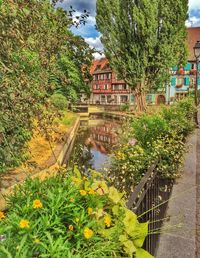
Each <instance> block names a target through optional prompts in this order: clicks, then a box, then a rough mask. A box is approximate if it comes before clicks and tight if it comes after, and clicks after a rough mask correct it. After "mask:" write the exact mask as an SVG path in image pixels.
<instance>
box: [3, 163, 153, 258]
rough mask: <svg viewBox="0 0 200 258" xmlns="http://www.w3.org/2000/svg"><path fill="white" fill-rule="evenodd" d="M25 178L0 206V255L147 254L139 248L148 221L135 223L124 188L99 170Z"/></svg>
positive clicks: (81, 257) (77, 256)
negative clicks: (120, 189) (119, 188)
mask: <svg viewBox="0 0 200 258" xmlns="http://www.w3.org/2000/svg"><path fill="white" fill-rule="evenodd" d="M73 174H74V175H75V176H70V175H69V174H68V176H66V175H64V174H62V173H61V171H60V174H59V176H56V177H54V178H50V179H47V180H45V181H43V182H40V181H39V180H38V179H35V180H28V181H26V182H25V184H23V185H22V186H19V187H18V189H15V191H14V194H13V195H12V196H11V197H10V198H9V200H8V201H9V209H8V212H6V214H4V213H2V212H0V235H1V237H2V238H3V239H4V241H1V244H0V257H15V258H26V257H51V258H58V257H59V258H62V257H63V258H66V257H67V258H70V257H73V258H91V257H94V258H95V257H96V258H100V257H132V256H133V255H134V257H136V258H144V257H146V258H151V257H152V256H151V255H149V254H148V253H147V252H146V251H145V250H143V249H142V245H143V243H144V240H145V237H146V236H147V233H148V222H147V223H139V222H138V220H137V216H136V215H135V214H134V213H133V212H132V211H130V210H128V209H127V208H126V206H125V200H124V199H123V194H121V193H119V192H118V191H117V190H116V189H115V188H114V187H112V186H111V187H108V186H107V184H106V182H105V181H104V180H103V179H102V175H97V174H95V177H91V178H90V179H87V178H84V177H81V175H80V173H79V171H78V170H77V169H76V168H75V170H74V172H73Z"/></svg>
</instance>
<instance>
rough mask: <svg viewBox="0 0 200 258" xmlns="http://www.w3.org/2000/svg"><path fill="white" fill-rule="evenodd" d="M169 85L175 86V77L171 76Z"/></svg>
mask: <svg viewBox="0 0 200 258" xmlns="http://www.w3.org/2000/svg"><path fill="white" fill-rule="evenodd" d="M171 85H172V86H176V77H171Z"/></svg>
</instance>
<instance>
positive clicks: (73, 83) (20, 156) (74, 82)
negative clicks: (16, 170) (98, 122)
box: [0, 0, 92, 172]
mask: <svg viewBox="0 0 200 258" xmlns="http://www.w3.org/2000/svg"><path fill="white" fill-rule="evenodd" d="M0 13H1V15H0V38H1V39H2V40H1V41H2V46H1V48H0V85H1V93H0V172H2V171H6V170H8V169H11V168H13V167H16V166H18V165H19V164H20V163H21V162H22V161H23V160H24V159H25V158H26V157H25V155H24V153H25V152H26V149H25V148H26V142H27V141H28V140H29V139H30V137H31V135H32V131H33V121H34V120H35V119H36V120H38V121H39V124H40V125H41V126H44V125H45V124H49V123H51V122H52V121H53V118H55V116H57V114H56V113H54V112H52V110H51V108H50V107H49V105H48V103H49V101H48V97H49V96H50V95H52V94H53V93H54V92H55V91H58V90H60V91H61V93H63V92H64V95H65V96H66V97H67V100H68V101H72V100H74V99H78V97H79V93H80V91H81V90H83V91H88V89H87V87H86V84H85V82H84V78H85V77H87V76H88V67H89V65H88V64H89V63H90V61H91V59H92V55H91V52H92V50H91V49H90V48H89V46H88V45H87V44H86V43H85V42H84V40H83V39H82V38H80V37H78V36H74V35H73V34H72V33H71V32H70V31H69V28H70V27H71V26H72V21H71V19H69V17H68V15H67V13H66V12H65V11H64V10H62V9H61V8H56V9H55V8H54V7H53V6H52V5H51V3H50V1H49V0H30V1H21V0H17V1H12V0H4V1H2V3H1V5H0ZM83 66H84V67H85V70H84V71H83V73H82V67H83Z"/></svg>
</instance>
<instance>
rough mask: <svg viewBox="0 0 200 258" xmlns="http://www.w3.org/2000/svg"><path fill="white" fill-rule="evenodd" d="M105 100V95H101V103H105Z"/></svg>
mask: <svg viewBox="0 0 200 258" xmlns="http://www.w3.org/2000/svg"><path fill="white" fill-rule="evenodd" d="M105 102H106V96H105V95H101V103H105Z"/></svg>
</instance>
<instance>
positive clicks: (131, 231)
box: [123, 209, 138, 237]
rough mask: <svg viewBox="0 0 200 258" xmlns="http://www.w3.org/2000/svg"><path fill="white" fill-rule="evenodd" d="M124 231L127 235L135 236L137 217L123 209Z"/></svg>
mask: <svg viewBox="0 0 200 258" xmlns="http://www.w3.org/2000/svg"><path fill="white" fill-rule="evenodd" d="M123 223H124V226H125V231H126V233H127V234H128V235H130V236H132V237H134V236H135V228H136V226H137V223H138V221H137V216H136V215H135V213H133V212H132V211H131V210H128V209H125V218H124V220H123Z"/></svg>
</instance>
